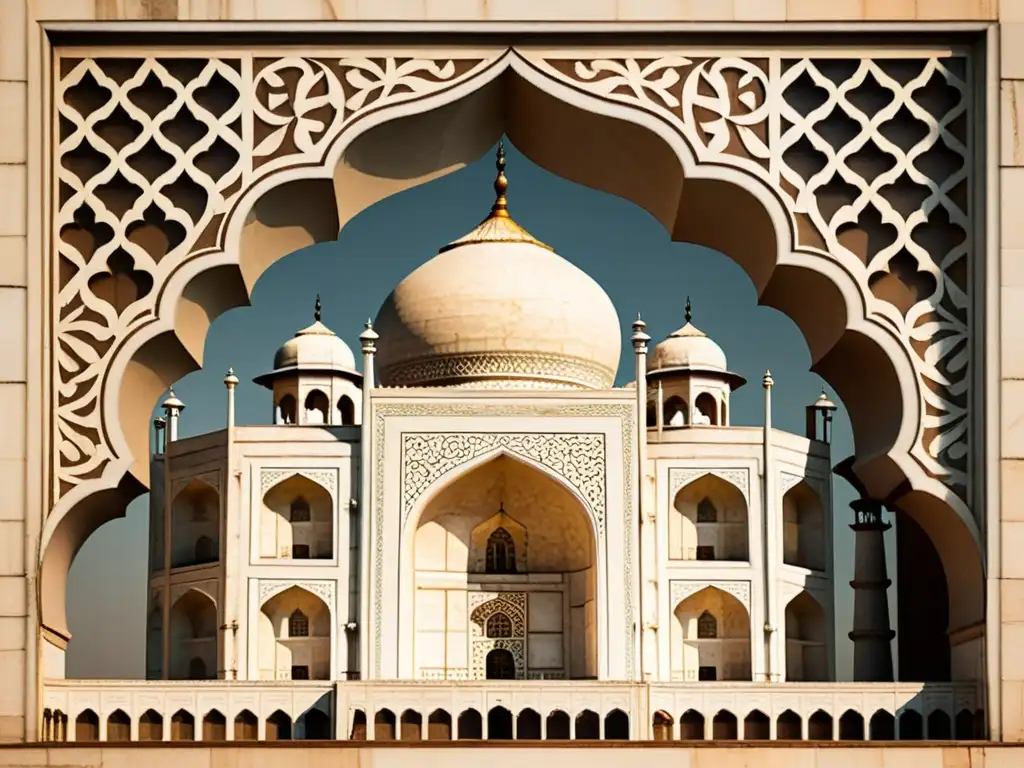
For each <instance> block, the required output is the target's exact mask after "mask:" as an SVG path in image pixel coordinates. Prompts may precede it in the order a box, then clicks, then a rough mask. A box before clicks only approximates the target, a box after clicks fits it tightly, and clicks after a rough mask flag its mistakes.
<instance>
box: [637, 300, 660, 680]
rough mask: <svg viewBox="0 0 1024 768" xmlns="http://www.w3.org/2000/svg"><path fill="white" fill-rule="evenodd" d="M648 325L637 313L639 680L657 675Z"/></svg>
mask: <svg viewBox="0 0 1024 768" xmlns="http://www.w3.org/2000/svg"><path fill="white" fill-rule="evenodd" d="M646 327H647V324H646V323H645V322H644V321H643V320H642V319H641V318H640V315H639V314H638V315H637V316H636V321H635V322H634V323H633V336H632V341H633V352H634V354H635V357H636V411H637V413H636V425H637V429H636V434H637V448H636V452H637V518H638V520H639V528H640V530H639V553H638V554H639V557H638V560H639V562H640V591H639V600H640V616H639V619H638V621H639V626H640V679H642V680H648V679H650V678H651V677H655V676H657V671H658V637H657V631H658V594H657V587H656V584H657V579H658V561H657V557H656V554H655V551H654V547H655V542H656V537H655V535H654V533H655V531H654V519H655V518H654V510H653V509H652V508H651V504H650V494H649V493H648V489H647V342H649V341H650V340H651V337H650V336H648V335H647V334H646V333H645V332H644V328H646Z"/></svg>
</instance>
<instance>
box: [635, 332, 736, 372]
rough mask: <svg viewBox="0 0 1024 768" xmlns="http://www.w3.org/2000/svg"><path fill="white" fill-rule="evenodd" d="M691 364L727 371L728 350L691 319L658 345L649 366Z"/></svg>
mask: <svg viewBox="0 0 1024 768" xmlns="http://www.w3.org/2000/svg"><path fill="white" fill-rule="evenodd" d="M670 368H689V369H693V370H701V371H721V372H723V373H724V372H726V371H727V370H728V367H727V365H726V359H725V352H724V351H722V348H721V347H720V346H718V344H716V343H715V342H714V341H712V340H711V339H710V338H708V336H707V334H705V333H704V332H703V331H700V330H698V329H697V328H696V327H694V325H693V324H692V323H690V322H687V323H686V325H684V326H683V327H682V328H680V329H679V330H678V331H675V332H674V333H671V334H669V336H668V338H667V339H665V340H664V341H662V342H659V343H658V344H656V345H655V346H654V351H653V353H652V355H651V359H650V364H649V366H648V370H650V371H659V370H664V369H670Z"/></svg>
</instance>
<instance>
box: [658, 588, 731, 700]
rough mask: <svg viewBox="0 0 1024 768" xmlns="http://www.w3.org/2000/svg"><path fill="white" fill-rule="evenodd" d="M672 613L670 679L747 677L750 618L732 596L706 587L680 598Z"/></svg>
mask: <svg viewBox="0 0 1024 768" xmlns="http://www.w3.org/2000/svg"><path fill="white" fill-rule="evenodd" d="M673 616H674V621H673V623H672V625H671V629H670V632H671V634H670V639H671V646H670V651H669V659H670V662H671V665H672V667H671V668H672V676H673V679H682V680H687V681H712V680H750V619H749V616H748V615H747V609H746V608H745V607H744V605H743V603H741V602H740V601H739V600H738V599H737V598H736V597H735V596H733V595H731V594H729V593H728V592H725V591H723V590H721V589H718V588H717V587H705V588H704V589H702V590H700V591H699V592H696V593H694V594H692V595H690V596H689V597H687V598H686V599H685V600H683V601H682V602H680V603H679V605H677V606H676V609H675V611H674V612H673Z"/></svg>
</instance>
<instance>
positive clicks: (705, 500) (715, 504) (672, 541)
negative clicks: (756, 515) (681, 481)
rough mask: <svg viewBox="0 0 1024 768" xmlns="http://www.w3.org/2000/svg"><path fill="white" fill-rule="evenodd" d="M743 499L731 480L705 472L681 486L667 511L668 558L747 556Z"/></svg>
mask: <svg viewBox="0 0 1024 768" xmlns="http://www.w3.org/2000/svg"><path fill="white" fill-rule="evenodd" d="M747 521H748V510H747V500H746V498H745V497H744V496H743V492H742V491H740V489H739V488H737V487H736V486H735V485H733V484H732V483H730V482H728V481H726V480H723V479H722V478H720V477H718V476H717V475H712V474H706V475H703V476H701V477H699V478H697V479H696V480H694V481H692V482H691V483H688V484H687V485H685V486H684V487H683V488H681V489H680V490H679V491H678V492H677V493H676V496H675V498H674V499H673V502H672V510H671V512H670V514H669V525H668V538H669V547H668V554H669V558H671V559H673V560H716V561H718V560H728V561H731V562H746V561H747V559H748V556H749V555H748V543H747V542H748V531H747V525H748V522H747Z"/></svg>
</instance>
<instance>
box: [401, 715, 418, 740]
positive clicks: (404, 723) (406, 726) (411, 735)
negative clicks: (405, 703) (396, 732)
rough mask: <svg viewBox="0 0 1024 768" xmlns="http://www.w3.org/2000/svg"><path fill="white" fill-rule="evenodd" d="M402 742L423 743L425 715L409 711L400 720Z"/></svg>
mask: <svg viewBox="0 0 1024 768" xmlns="http://www.w3.org/2000/svg"><path fill="white" fill-rule="evenodd" d="M400 727H401V731H400V737H399V738H400V739H401V741H421V740H422V739H423V715H421V714H420V713H419V712H417V711H416V710H414V709H407V710H405V711H404V712H403V713H402V717H401V720H400Z"/></svg>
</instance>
